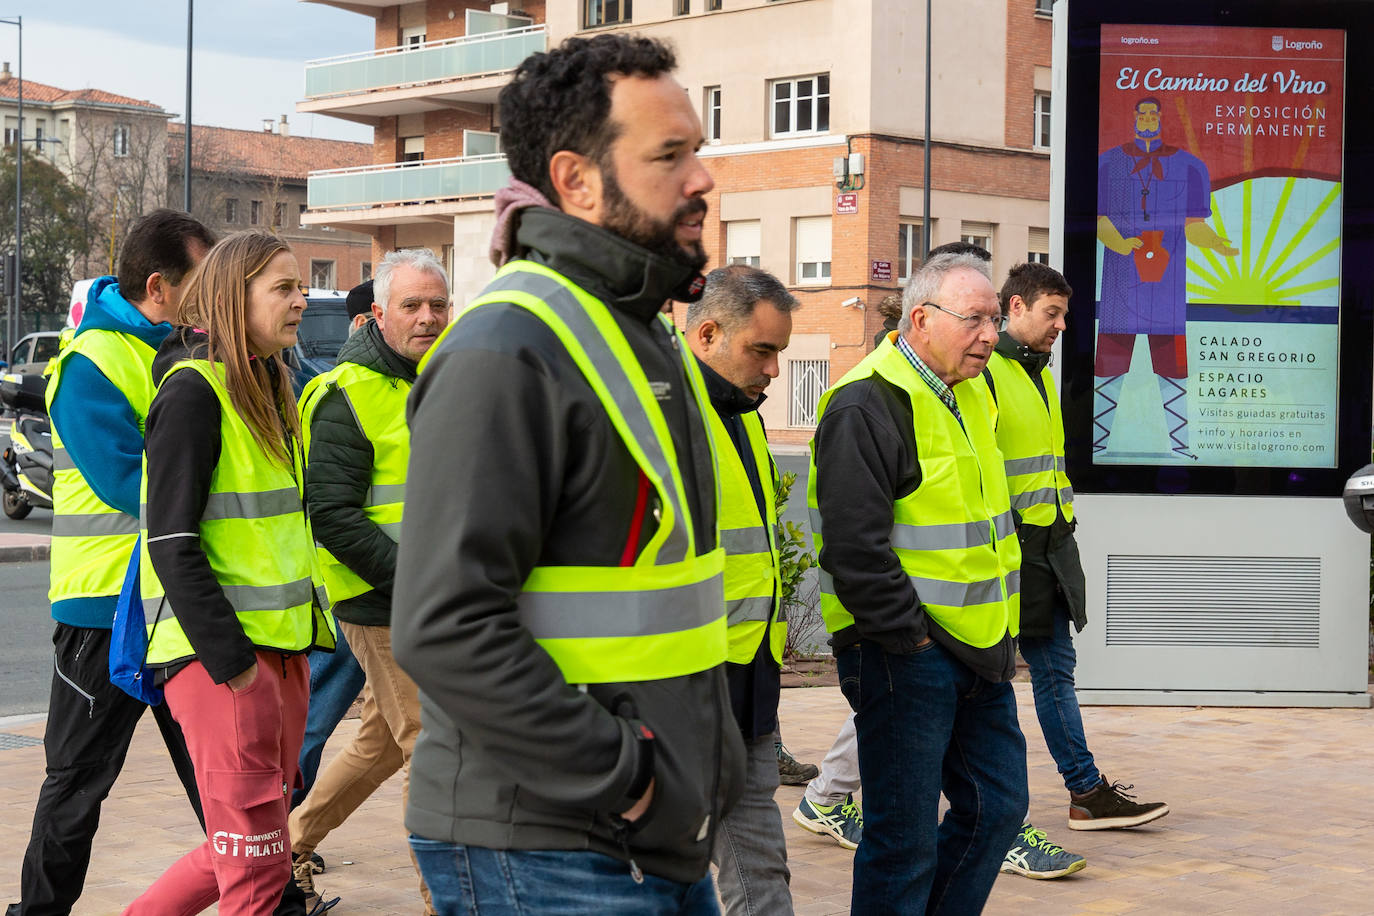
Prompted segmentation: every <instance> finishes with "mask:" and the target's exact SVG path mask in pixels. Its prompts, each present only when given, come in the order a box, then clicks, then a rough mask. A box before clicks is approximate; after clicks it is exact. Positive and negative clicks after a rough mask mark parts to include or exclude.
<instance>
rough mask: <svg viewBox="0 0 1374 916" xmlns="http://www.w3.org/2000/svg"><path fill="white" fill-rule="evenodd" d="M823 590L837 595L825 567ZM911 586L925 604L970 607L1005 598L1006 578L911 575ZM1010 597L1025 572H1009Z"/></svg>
mask: <svg viewBox="0 0 1374 916" xmlns="http://www.w3.org/2000/svg"><path fill="white" fill-rule="evenodd" d="M820 579H821V593H822V594H825V595H833V594H835V579H834V577H832V576H831V575H830V574H829V573H828V572H826V571H825V570H823V569H822V570H821V577H820ZM907 579H909V580H910V581H911V587H912V588H914V589H916V597H917V598H918V599H919V600H920V601H921V603H923V604H938V605H942V606H944V607H970V606H971V605H975V604H991V603H993V602H994V601H1001V600H1002V580H1001V579H984V580H982V581H981V582H950V581H948V580H945V579H922V578H920V577H918V576H907ZM1006 581H1007V597H1008V598H1010V597H1011V596H1012V595H1014V594H1016V593H1017V592H1019V591H1020V590H1021V572H1020V570H1013V571H1012V572H1009V573H1007V580H1006Z"/></svg>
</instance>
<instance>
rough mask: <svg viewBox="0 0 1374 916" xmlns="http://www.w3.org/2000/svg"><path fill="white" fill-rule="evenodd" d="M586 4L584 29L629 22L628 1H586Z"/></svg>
mask: <svg viewBox="0 0 1374 916" xmlns="http://www.w3.org/2000/svg"><path fill="white" fill-rule="evenodd" d="M586 3H587V25H586V27H587V28H589V29H591V28H595V27H596V26H599V25H615V24H616V23H617V22H629V21H630V0H586Z"/></svg>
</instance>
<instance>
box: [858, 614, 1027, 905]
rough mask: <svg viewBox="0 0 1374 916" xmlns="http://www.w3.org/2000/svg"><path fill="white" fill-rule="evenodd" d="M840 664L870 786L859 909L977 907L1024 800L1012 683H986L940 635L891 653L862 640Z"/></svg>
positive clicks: (988, 887)
mask: <svg viewBox="0 0 1374 916" xmlns="http://www.w3.org/2000/svg"><path fill="white" fill-rule="evenodd" d="M837 664H838V668H839V675H840V690H841V691H842V692H843V693H844V696H845V699H847V700H848V701H849V705H850V706H851V707H853V709H854V712H855V717H854V724H855V728H856V730H857V733H858V739H859V775H860V777H861V778H862V780H863V790H864V838H863V842H862V843H860V844H859V849H858V851H857V852H856V853H855V856H854V883H853V892H852V896H851V903H852V910H851V912H852V913H854V914H856V916H868V914H884V916H886V914H899V913H900V914H924V913H941V914H951V916H963V914H976V913H979V912H981V911H982V909H983V904H984V903H985V902H986V901H987V897H988V894H989V893H990V892H991V890H992V884H993V882H994V881H995V880H996V879H997V871H998V868H999V867H1000V865H1001V863H1002V857H1003V856H1004V855H1005V854H1006V851H1007V848H1008V847H1009V846H1010V845H1011V841H1012V840H1013V839H1014V838H1015V836H1016V832H1017V830H1018V829H1019V828H1020V826H1021V823H1022V819H1023V817H1024V816H1025V813H1026V806H1027V801H1028V793H1027V787H1026V739H1025V738H1024V737H1023V736H1022V734H1021V728H1020V726H1019V725H1018V724H1017V721H1016V699H1015V696H1014V695H1013V693H1012V689H1011V684H1006V683H1003V684H994V683H992V682H990V681H986V680H983V679H982V678H980V677H978V676H977V675H975V674H974V673H973V672H972V671H970V670H969V669H968V668H967V667H966V666H964V665H963V664H961V663H960V662H959V661H958V660H956V659H955V658H954V657H953V656H952V655H950V654H949V653H948V652H947V651H945V650H944V649H943V648H942V647H941V646H940V645H939V644H938V643H935V642H931V643H928V644H927V645H925V646H923V647H922V648H921V649H919V650H917V651H916V652H915V653H913V654H911V655H893V654H890V653H888V652H884V651H883V649H882V648H881V647H880V646H879V645H878V644H877V643H874V642H870V641H869V640H866V639H865V640H861V641H859V642H858V643H857V644H855V645H853V646H849V647H847V648H845V649H843V650H841V651H840V652H839V654H838V656H837ZM941 792H943V793H944V795H945V797H946V798H947V799H948V800H949V805H950V807H949V811H948V812H946V814H945V817H944V819H943V820H939V808H940V794H941Z"/></svg>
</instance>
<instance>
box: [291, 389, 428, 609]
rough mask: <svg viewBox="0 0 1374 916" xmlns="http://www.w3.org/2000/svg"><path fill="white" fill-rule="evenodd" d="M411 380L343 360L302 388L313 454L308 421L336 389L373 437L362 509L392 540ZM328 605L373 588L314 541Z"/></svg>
mask: <svg viewBox="0 0 1374 916" xmlns="http://www.w3.org/2000/svg"><path fill="white" fill-rule="evenodd" d="M410 386H411V383H410V382H409V381H406V380H404V379H399V378H395V377H393V376H390V375H384V374H383V373H381V372H377V371H376V370H374V369H369V368H367V367H366V366H360V365H359V364H357V363H340V364H339V365H337V366H335V367H334V368H333V369H330V370H329V371H328V372H325V373H323V374H322V375H317V376H315V377H314V378H312V379H311V380H310V381H309V382H307V383H306V385H305V389H304V390H303V391H302V392H301V429H302V431H303V434H304V437H305V454H306V457H307V458H308V457H309V455H310V424H311V423H312V422H313V421H314V418H315V408H316V407H318V406H319V404H320V401H322V400H324V395H325V392H327V391H329V390H331V389H337V390H338V391H339V393H340V394H341V395H342V396H343V398H344V399H345V400H346V401H347V402H348V407H349V410H351V411H352V412H353V419H354V420H355V421H357V423H358V428H359V429H360V430H362V433H363V435H364V436H366V437H367V440H368V441H369V442H371V443H372V485H371V486H370V487H369V488H368V491H367V501H366V502H365V503H364V504H363V515H365V516H367V518H368V520H370V521H371V522H372V523H373V524H375V525H376V526H377V527H378V528H381V529H382V531H383V533H385V534H386V536H387V537H389V538H391V539H392V540H393V541H395V542H397V543H400V540H401V511H402V509H403V508H404V507H405V498H406V465H407V464H409V463H410V427H408V426H406V396H407V395H409V394H410ZM316 547H317V549H318V554H319V560H320V570H321V572H322V574H323V575H324V588H325V592H326V593H327V594H328V596H329V602H330V606H331V607H332V606H333V605H336V604H338V603H339V602H340V601H347V600H348V599H349V598H356V597H358V596H359V595H362V594H365V593H367V592H370V591H372V586H371V585H368V584H367V582H365V581H363V578H362V577H361V576H359V575H358V574H357V573H355V572H354V571H353V570H351V569H349V568H348V567H347V566H345V565H344V564H343V563H340V562H339V561H338V560H337V559H335V558H334V555H333V554H331V553H330V552H329V551H328V550H325V549H324V548H323V547H321V546H320V545H318V544H316Z"/></svg>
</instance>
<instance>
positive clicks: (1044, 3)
mask: <svg viewBox="0 0 1374 916" xmlns="http://www.w3.org/2000/svg"><path fill="white" fill-rule="evenodd" d="M1035 15H1037V16H1053V15H1054V0H1035Z"/></svg>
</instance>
